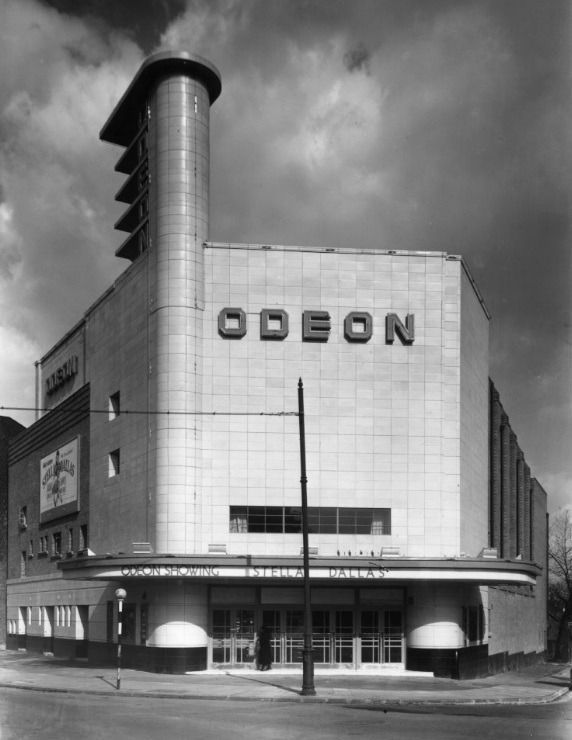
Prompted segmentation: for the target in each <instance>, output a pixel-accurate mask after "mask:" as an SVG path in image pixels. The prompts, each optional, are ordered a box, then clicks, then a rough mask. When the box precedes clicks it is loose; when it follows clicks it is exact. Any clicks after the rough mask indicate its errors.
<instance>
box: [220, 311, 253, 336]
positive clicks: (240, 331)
mask: <svg viewBox="0 0 572 740" xmlns="http://www.w3.org/2000/svg"><path fill="white" fill-rule="evenodd" d="M218 333H219V334H220V335H221V337H225V338H226V339H242V337H243V336H244V335H245V334H246V314H245V313H244V311H243V310H242V308H223V309H222V311H221V312H220V313H219V315H218Z"/></svg>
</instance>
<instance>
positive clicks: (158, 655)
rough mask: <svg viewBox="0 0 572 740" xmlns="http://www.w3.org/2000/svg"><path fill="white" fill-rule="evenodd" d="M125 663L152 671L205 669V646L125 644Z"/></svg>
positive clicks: (173, 671)
mask: <svg viewBox="0 0 572 740" xmlns="http://www.w3.org/2000/svg"><path fill="white" fill-rule="evenodd" d="M124 656H125V664H126V665H127V666H129V667H130V668H139V669H141V670H144V671H152V672H153V673H178V674H181V673H187V672H188V671H206V669H207V648H206V647H171V648H169V647H143V646H138V645H126V646H125V648H124Z"/></svg>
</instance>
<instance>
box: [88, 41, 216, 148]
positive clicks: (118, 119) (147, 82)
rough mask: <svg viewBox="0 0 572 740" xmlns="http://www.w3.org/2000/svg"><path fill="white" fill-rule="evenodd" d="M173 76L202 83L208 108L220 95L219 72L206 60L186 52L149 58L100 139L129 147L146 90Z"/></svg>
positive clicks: (102, 131)
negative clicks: (190, 78)
mask: <svg viewBox="0 0 572 740" xmlns="http://www.w3.org/2000/svg"><path fill="white" fill-rule="evenodd" d="M174 74H184V75H187V76H188V77H193V78H194V79H199V80H201V81H202V82H203V83H204V84H205V86H206V88H207V90H208V93H209V100H210V103H211V105H212V104H213V103H214V101H215V100H216V99H217V98H218V96H219V95H220V91H221V89H222V85H221V78H220V73H219V71H218V69H217V68H216V67H215V66H214V65H213V64H211V63H210V62H209V61H207V60H206V59H203V57H200V56H197V55H195V54H189V53H188V52H186V51H161V52H159V53H157V54H153V55H152V56H150V57H148V58H147V59H146V60H145V61H144V62H143V64H142V65H141V66H140V67H139V71H138V72H137V74H136V75H135V77H134V78H133V81H132V82H131V84H130V85H129V87H128V88H127V90H126V91H125V93H124V94H123V96H122V97H121V100H120V101H119V102H118V103H117V105H116V106H115V108H114V109H113V112H112V113H111V115H110V116H109V118H108V119H107V121H106V123H105V124H104V126H103V128H102V129H101V131H100V134H99V138H100V139H102V140H103V141H109V142H110V143H111V144H119V145H120V146H127V145H128V144H130V143H131V141H132V139H133V137H134V136H135V134H136V133H137V130H138V124H137V111H138V110H140V108H141V107H142V106H144V105H145V104H146V101H147V97H148V91H149V89H150V88H151V87H152V86H153V84H154V83H155V82H156V81H157V80H159V79H161V78H164V77H166V76H171V75H174Z"/></svg>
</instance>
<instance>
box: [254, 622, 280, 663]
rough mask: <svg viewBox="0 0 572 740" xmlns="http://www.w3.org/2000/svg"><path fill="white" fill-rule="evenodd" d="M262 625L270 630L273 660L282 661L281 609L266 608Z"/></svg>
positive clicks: (275, 661)
mask: <svg viewBox="0 0 572 740" xmlns="http://www.w3.org/2000/svg"><path fill="white" fill-rule="evenodd" d="M260 626H264V627H267V628H268V629H269V630H270V633H271V634H270V648H271V650H272V662H273V663H282V655H283V652H284V651H283V645H282V635H281V632H280V610H279V609H264V610H263V612H262V622H261V624H260Z"/></svg>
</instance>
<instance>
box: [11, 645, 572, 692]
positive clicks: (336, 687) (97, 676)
mask: <svg viewBox="0 0 572 740" xmlns="http://www.w3.org/2000/svg"><path fill="white" fill-rule="evenodd" d="M116 679H117V673H116V670H115V669H114V668H113V667H91V666H88V665H87V663H84V662H83V661H63V660H60V659H57V658H53V657H50V656H44V655H37V654H30V653H20V652H12V651H5V650H4V651H0V686H1V687H11V688H19V689H27V690H33V691H44V692H46V691H50V692H62V693H79V694H99V695H102V694H103V695H112V696H118V697H119V696H138V697H141V696H153V697H165V698H180V699H200V700H207V699H219V700H225V699H226V700H235V701H237V700H238V701H241V700H244V701H289V702H322V703H324V702H326V703H337V704H383V705H385V704H387V705H404V704H407V705H436V704H545V703H548V702H552V701H556V700H557V699H559V698H560V697H562V696H564V695H565V694H566V693H567V692H568V686H569V680H570V666H568V665H563V664H560V663H559V664H556V663H546V664H542V665H537V666H531V667H529V668H526V669H524V670H522V671H518V672H511V673H501V674H497V675H496V676H489V677H487V678H480V679H474V680H469V681H455V680H453V679H448V678H434V677H433V676H432V675H431V674H427V673H411V672H407V671H399V672H397V671H393V673H392V674H391V673H390V674H388V672H387V671H385V670H383V669H380V670H378V671H371V672H367V673H366V672H360V673H357V672H355V671H343V670H337V669H332V670H328V669H320V668H316V670H315V675H314V684H315V688H316V696H301V695H300V690H301V686H302V671H301V668H300V669H291V670H272V671H269V672H265V673H259V672H257V671H254V670H252V669H248V668H247V669H242V670H235V671H231V670H227V671H224V670H220V671H219V670H217V671H214V670H211V671H201V672H197V673H189V674H186V675H183V676H180V675H170V674H157V673H147V672H144V671H135V670H129V669H127V670H126V669H122V671H121V690H120V691H118V690H117V688H116Z"/></svg>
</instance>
